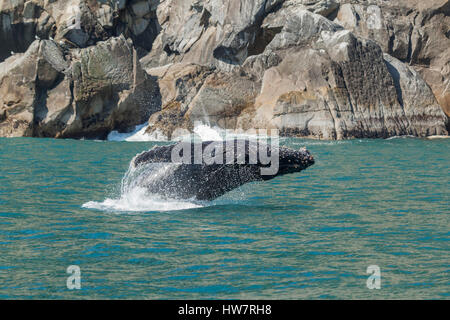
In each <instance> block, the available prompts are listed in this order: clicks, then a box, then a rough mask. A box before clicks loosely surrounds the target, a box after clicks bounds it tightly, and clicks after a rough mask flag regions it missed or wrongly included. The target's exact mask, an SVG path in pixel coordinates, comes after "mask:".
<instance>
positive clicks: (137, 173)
mask: <svg viewBox="0 0 450 320" xmlns="http://www.w3.org/2000/svg"><path fill="white" fill-rule="evenodd" d="M177 166H178V164H172V163H150V164H146V165H142V166H138V167H135V166H134V159H133V160H132V161H131V162H130V166H129V168H128V171H127V172H126V173H125V175H124V176H123V178H122V182H121V185H120V196H118V197H117V198H107V199H105V200H104V201H101V202H97V201H90V202H87V203H85V204H83V206H82V207H83V208H87V209H95V210H102V211H108V212H149V211H151V212H155V211H175V210H186V209H193V208H201V207H203V206H204V204H203V203H200V202H198V201H197V202H196V201H194V200H178V199H170V198H165V197H163V196H161V195H157V194H152V193H149V192H148V191H147V189H146V188H145V187H142V186H145V185H148V184H151V183H154V182H155V181H158V180H159V179H161V176H163V175H165V174H169V173H170V171H172V170H175V169H176V168H177Z"/></svg>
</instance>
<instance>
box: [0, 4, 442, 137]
mask: <svg viewBox="0 0 450 320" xmlns="http://www.w3.org/2000/svg"><path fill="white" fill-rule="evenodd" d="M449 14H450V1H444V0H432V1H426V2H423V1H419V0H400V1H383V0H367V1H362V0H361V1H358V0H340V1H338V0H228V1H224V0H119V1H108V0H68V1H62V0H53V1H48V0H28V1H25V0H15V1H5V0H3V1H2V0H0V20H1V23H0V41H1V42H2V46H1V48H0V61H3V62H1V63H0V136H46V137H75V138H79V137H89V138H94V137H95V138H104V137H105V136H106V135H107V133H108V132H110V131H111V130H119V131H121V132H126V131H129V130H131V129H132V128H133V127H134V126H135V125H137V124H141V123H144V122H146V121H149V127H148V130H147V131H148V132H149V133H152V132H159V133H162V134H164V135H165V136H166V137H167V138H173V137H174V136H176V135H177V129H181V128H182V129H188V130H191V129H193V126H194V123H196V122H197V121H200V122H203V123H206V124H209V125H212V126H219V127H222V128H226V129H251V128H276V129H279V130H280V132H281V133H282V134H283V135H286V136H302V137H314V138H323V139H346V138H363V137H373V138H377V137H382V138H384V137H389V136H395V135H415V136H419V137H424V136H430V135H447V134H448V123H449V121H448V116H449V115H450V106H449V103H450V101H449V99H450V98H449V90H450V88H449V73H450V62H449V61H450V46H449V44H450V43H449V42H450V40H449V35H450V18H449Z"/></svg>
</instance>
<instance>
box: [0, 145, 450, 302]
mask: <svg viewBox="0 0 450 320" xmlns="http://www.w3.org/2000/svg"><path fill="white" fill-rule="evenodd" d="M155 144H159V145H160V144H163V143H159V142H158V143H156V142H113V141H103V142H101V141H75V140H52V139H31V138H30V139H29V138H12V139H0V299H29V298H31V299H38V298H40V299H54V298H62V299H110V298H112V299H230V298H236V299H405V298H410V299H449V298H450V276H449V275H450V251H449V250H450V230H449V225H450V224H449V222H450V221H449V218H450V197H449V186H450V172H449V168H450V166H449V164H450V160H449V159H450V140H449V139H436V140H424V139H412V138H397V139H391V140H353V141H343V142H326V141H312V140H301V139H282V141H281V144H282V145H285V146H289V147H293V148H300V147H303V146H306V147H307V148H308V149H309V150H310V151H311V152H312V153H313V154H314V156H315V158H316V160H317V162H316V164H315V165H314V166H313V167H311V168H309V169H308V170H306V171H304V172H302V173H299V174H293V175H288V176H283V177H279V178H277V179H275V180H272V181H269V182H264V183H252V184H249V185H246V186H244V187H241V188H240V189H238V190H234V191H232V192H230V193H228V194H227V195H225V196H223V197H222V198H220V199H218V200H216V201H213V202H192V201H175V200H171V201H166V200H164V199H161V198H158V197H153V196H147V195H145V194H144V192H140V191H139V190H133V191H127V192H125V193H124V192H123V188H121V182H122V178H123V177H124V175H125V173H126V172H127V170H128V168H129V163H130V160H131V159H132V158H133V157H134V156H135V155H136V154H137V153H140V152H142V151H144V150H148V149H150V148H151V147H152V146H154V145H155ZM70 265H76V266H79V267H80V270H81V289H80V290H69V289H68V287H67V285H66V282H67V278H68V277H69V276H70V274H68V273H67V268H68V267H69V266H70ZM371 265H376V266H379V268H380V270H381V289H379V290H376V289H374V290H369V289H368V288H367V285H366V282H367V279H368V277H369V274H367V268H368V267H369V266H371Z"/></svg>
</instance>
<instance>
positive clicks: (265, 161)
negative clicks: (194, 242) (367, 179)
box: [131, 140, 314, 200]
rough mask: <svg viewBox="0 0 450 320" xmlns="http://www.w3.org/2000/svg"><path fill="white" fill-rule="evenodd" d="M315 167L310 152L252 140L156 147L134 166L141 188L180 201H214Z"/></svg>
mask: <svg viewBox="0 0 450 320" xmlns="http://www.w3.org/2000/svg"><path fill="white" fill-rule="evenodd" d="M313 164H314V158H313V156H312V155H311V154H310V152H309V151H307V150H306V149H301V150H293V149H290V148H285V147H278V146H274V145H271V144H267V143H263V142H257V141H251V140H234V141H231V142H230V141H216V142H202V143H191V142H180V143H178V144H173V145H164V146H155V147H154V148H153V149H151V150H149V151H145V152H143V153H141V154H138V155H137V156H136V157H135V158H134V159H133V160H132V162H131V167H133V170H137V171H139V174H137V176H138V178H137V180H138V181H137V182H136V183H134V184H135V185H136V184H137V185H139V187H143V188H146V189H147V190H148V191H149V192H150V193H154V194H159V195H162V196H165V197H168V198H175V199H195V200H214V199H216V198H218V197H220V196H222V195H224V194H225V193H227V192H229V191H231V190H233V189H235V188H237V187H239V186H242V185H244V184H246V183H249V182H253V181H267V180H271V179H274V178H275V177H277V176H281V175H285V174H290V173H296V172H300V171H302V170H304V169H306V168H308V167H309V166H311V165H313Z"/></svg>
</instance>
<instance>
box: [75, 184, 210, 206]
mask: <svg viewBox="0 0 450 320" xmlns="http://www.w3.org/2000/svg"><path fill="white" fill-rule="evenodd" d="M201 207H203V205H201V204H198V203H195V202H193V201H182V200H175V199H163V198H161V197H160V196H158V195H151V194H148V193H147V192H146V190H145V189H144V188H139V187H136V188H134V189H133V190H131V191H130V192H128V193H126V194H124V195H122V196H121V197H119V198H117V199H111V198H107V199H106V200H104V201H102V202H97V201H89V202H87V203H85V204H83V208H87V209H94V210H101V211H108V212H155V211H159V212H161V211H176V210H186V209H194V208H201Z"/></svg>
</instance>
